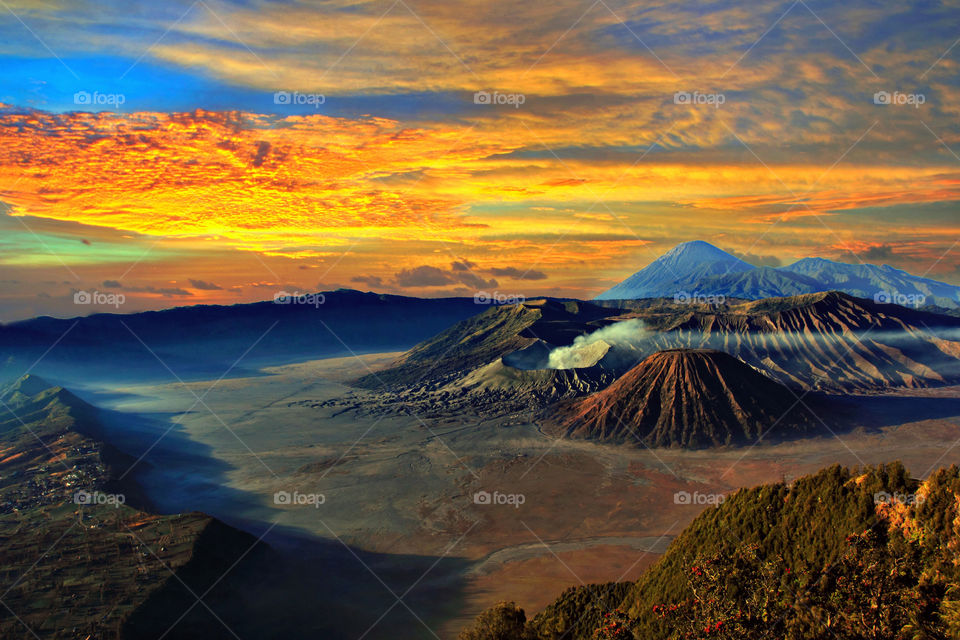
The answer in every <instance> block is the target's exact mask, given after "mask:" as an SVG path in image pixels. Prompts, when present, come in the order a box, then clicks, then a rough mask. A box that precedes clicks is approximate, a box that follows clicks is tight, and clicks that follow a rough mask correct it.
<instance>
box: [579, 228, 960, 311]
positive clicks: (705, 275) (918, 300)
mask: <svg viewBox="0 0 960 640" xmlns="http://www.w3.org/2000/svg"><path fill="white" fill-rule="evenodd" d="M744 265H746V266H745V267H744ZM830 290H836V291H843V292H844V293H848V294H850V295H853V296H856V297H859V298H869V299H874V300H877V301H878V302H884V303H894V304H900V305H902V306H913V307H922V306H927V305H930V306H940V307H945V308H949V309H960V286H956V285H951V284H949V283H946V282H940V281H938V280H933V279H932V278H927V277H925V275H924V276H915V275H913V274H910V273H908V272H907V271H904V270H903V269H898V268H896V267H892V266H890V265H887V264H884V265H879V266H878V265H874V264H867V263H861V264H848V263H845V262H838V261H835V260H830V259H827V258H820V257H807V258H801V259H799V260H797V261H796V262H793V263H792V264H789V265H785V266H781V267H770V266H754V265H751V264H749V263H747V262H744V261H743V260H741V259H739V258H737V257H736V256H734V255H733V254H730V253H728V252H725V251H723V250H722V249H719V248H717V247H715V246H713V245H711V244H710V243H708V242H704V241H702V240H697V241H692V242H685V243H681V244H679V245H677V246H675V247H673V248H672V249H670V250H669V251H667V252H666V253H664V254H663V255H662V256H660V257H659V258H657V259H656V260H654V261H653V262H651V263H650V264H649V265H647V266H646V267H644V268H643V269H641V270H640V271H637V272H636V273H634V274H633V275H631V276H629V277H628V278H626V279H625V280H623V281H621V282H620V283H618V284H616V285H614V286H613V287H611V288H609V289H607V290H606V291H604V292H603V293H600V294H599V295H598V296H596V298H594V299H595V300H613V299H638V298H658V297H668V298H669V297H674V296H679V297H683V296H688V297H691V296H714V297H720V296H722V297H733V298H748V299H760V298H767V297H780V296H788V295H798V294H804V293H818V292H821V291H830Z"/></svg>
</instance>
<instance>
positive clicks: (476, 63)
mask: <svg viewBox="0 0 960 640" xmlns="http://www.w3.org/2000/svg"><path fill="white" fill-rule="evenodd" d="M10 9H11V11H13V12H14V13H15V14H16V15H17V16H18V17H19V18H20V19H21V20H22V23H21V22H20V21H18V20H15V19H13V18H12V17H11V19H10V20H7V21H6V22H5V23H4V24H2V25H0V35H2V36H3V42H4V44H3V45H2V49H0V55H3V56H5V57H6V58H7V59H8V60H9V61H10V62H11V65H9V69H10V71H9V72H7V71H5V74H7V75H8V78H7V82H6V83H5V86H4V93H3V95H0V100H2V101H3V102H4V103H6V106H5V107H4V108H3V109H2V110H0V201H2V202H3V203H5V204H6V205H9V206H10V207H12V209H11V210H10V213H11V215H13V216H16V217H20V218H21V222H23V223H28V222H29V221H37V220H48V221H51V222H57V223H60V224H62V225H67V226H61V227H57V234H59V235H56V236H53V235H50V236H48V235H46V234H45V233H43V232H41V233H36V234H32V235H31V234H30V233H28V232H27V231H24V232H23V234H22V235H18V236H17V237H16V239H15V241H14V240H7V241H5V244H4V247H3V248H4V249H5V253H6V254H7V257H5V259H4V261H3V262H2V263H0V265H6V267H5V268H11V269H12V268H18V269H21V270H22V269H26V268H28V267H26V265H28V264H34V265H37V264H41V263H42V264H43V265H44V268H47V267H49V266H50V265H49V264H47V263H50V262H52V261H53V259H52V258H50V256H51V255H52V253H51V250H54V249H55V246H60V245H59V244H58V243H60V242H61V240H59V239H62V238H63V237H64V235H63V234H66V237H68V238H69V237H70V236H71V235H73V234H76V235H77V236H79V235H81V234H83V233H86V234H87V235H91V234H93V235H99V234H106V235H105V236H104V237H105V238H106V237H107V236H110V234H116V235H115V237H114V236H110V242H111V243H113V242H119V243H120V244H121V245H122V244H123V242H124V238H126V241H127V242H128V244H129V245H131V247H130V248H129V251H128V253H130V254H136V255H140V253H138V251H139V249H141V248H142V249H144V251H146V249H148V248H150V247H151V246H152V245H154V244H156V245H157V246H156V248H157V249H159V250H160V251H159V252H158V253H156V254H154V252H153V251H154V249H152V248H150V251H149V253H148V255H147V256H146V257H144V258H143V259H142V260H143V262H142V264H140V266H138V268H137V269H136V270H135V271H134V272H132V274H131V276H130V277H131V278H132V279H134V282H131V283H130V284H129V285H128V286H130V287H138V286H139V287H141V288H144V289H146V288H147V287H151V286H152V287H154V290H155V291H159V290H160V289H177V288H178V287H179V288H181V289H182V290H184V291H188V292H189V293H190V295H191V297H192V298H197V299H201V300H226V299H227V296H232V297H233V299H236V298H237V297H238V296H239V297H240V298H241V299H255V298H257V297H258V296H259V297H262V291H258V289H257V287H256V286H255V284H256V283H258V282H262V281H270V282H279V281H293V280H296V282H299V283H302V284H303V286H315V285H317V284H320V283H317V282H310V281H309V279H308V277H307V276H306V275H305V274H307V273H312V274H314V275H318V274H320V273H323V274H325V278H324V279H325V281H326V282H328V283H332V284H343V285H345V286H361V285H367V284H369V285H370V288H375V289H378V290H391V289H392V290H397V291H399V290H403V291H405V292H409V293H416V294H424V295H440V294H444V293H451V292H455V293H466V292H468V291H469V290H470V289H471V288H473V289H476V288H478V287H480V286H487V285H490V284H491V281H493V280H496V281H498V285H500V286H504V285H505V286H508V287H511V286H512V287H516V288H522V289H523V290H524V291H527V292H530V293H535V292H552V293H559V294H563V295H579V296H589V295H592V294H594V293H596V292H598V291H600V290H602V289H604V288H606V286H608V285H609V284H610V283H611V282H612V281H614V280H617V279H620V278H622V277H623V276H625V275H628V274H629V273H632V272H633V271H635V270H637V269H638V268H640V267H641V266H643V265H644V264H646V263H647V262H649V261H650V260H651V259H653V258H654V257H655V256H656V255H657V254H658V253H660V252H661V251H663V250H665V249H667V248H669V246H671V245H672V244H673V243H676V242H679V241H683V240H689V239H695V238H703V239H707V240H711V241H713V242H715V243H717V244H719V245H720V246H723V247H724V248H726V249H730V250H736V251H741V252H743V253H746V254H751V255H763V256H768V257H774V258H775V259H777V260H781V261H784V262H788V261H791V260H793V259H796V258H798V257H801V256H805V255H824V256H825V257H832V258H835V259H841V260H844V261H847V262H856V261H857V260H860V259H864V258H862V256H869V255H874V256H876V255H879V254H877V253H875V252H874V253H872V254H871V253H870V251H871V248H874V247H886V248H887V252H886V253H885V254H884V255H885V257H887V258H889V260H888V261H889V262H891V263H893V264H896V265H897V266H902V267H903V268H909V269H914V270H918V271H920V272H922V271H924V270H926V269H928V268H929V269H931V272H930V275H931V276H934V277H939V278H942V279H946V280H953V281H956V280H957V272H956V265H957V263H960V259H958V258H956V257H954V256H951V255H949V253H948V249H950V247H951V245H952V243H953V242H954V240H955V239H956V238H957V237H960V234H958V231H960V224H958V223H957V222H956V221H957V219H958V216H956V213H957V201H958V200H960V157H958V156H957V155H956V153H960V124H958V122H960V120H958V116H960V107H958V104H960V102H958V99H960V88H958V84H960V82H958V78H960V74H958V73H957V72H958V69H960V66H958V61H960V53H958V50H960V47H956V48H952V49H951V45H953V44H954V42H955V39H956V38H957V36H958V35H960V7H958V6H956V5H955V4H953V3H943V4H941V5H938V6H933V5H929V4H926V3H912V4H911V3H902V4H897V5H896V6H889V7H887V6H884V7H880V6H877V5H875V4H870V3H863V4H858V3H854V4H849V3H845V4H841V5H837V4H835V3H823V2H793V3H774V2H770V3H753V4H751V5H750V6H746V5H744V4H742V3H732V2H708V3H702V2H698V3H682V4H677V3H666V2H608V1H606V0H598V1H597V2H594V3H591V2H573V1H571V0H562V1H561V2H559V3H550V4H549V5H548V4H542V3H526V4H523V3H521V4H519V5H517V4H515V3H488V2H473V1H471V2H464V3H448V2H440V1H439V0H428V1H421V2H412V1H409V2H408V1H406V0H396V1H394V0H388V1H386V2H361V3H346V2H343V3H341V2H337V1H334V2H324V3H305V2H304V3H300V2H252V3H228V2H208V1H206V0H204V1H202V2H196V3H192V4H190V3H186V2H184V3H176V2H173V3H156V4H153V3H151V4H144V5H142V6H139V5H137V4H136V3H129V2H127V3H117V4H116V5H111V3H83V2H81V3H76V2H69V3H67V2H58V1H57V0H48V1H44V2H35V1H33V0H17V1H16V2H11V3H10ZM78 92H79V93H80V94H81V95H84V94H85V95H89V96H122V97H123V100H122V103H120V104H117V102H118V101H116V100H114V102H113V103H110V102H109V101H106V100H105V99H101V102H100V103H97V104H95V103H96V100H97V98H96V97H93V98H90V99H89V102H86V103H84V98H82V97H81V98H79V99H78V98H76V97H75V94H77V93H78ZM277 92H284V93H282V94H277ZM477 92H481V94H480V97H476V94H477ZM277 95H285V96H288V98H279V99H278V98H277V97H276V96H277ZM484 95H486V96H490V98H486V97H484ZM498 95H499V96H500V97H501V102H500V103H499V104H498V103H497V96H498ZM884 95H887V96H892V97H891V98H890V103H886V102H885V100H886V98H884V97H883V96H884ZM289 96H294V97H293V98H292V99H290V98H289ZM296 96H301V100H300V102H298V101H297V98H296ZM302 96H308V97H309V96H313V97H314V98H313V99H312V101H311V100H309V99H307V98H302ZM503 96H522V101H520V100H516V99H513V100H512V101H510V100H508V99H507V98H503ZM711 96H712V98H711ZM877 96H880V97H877ZM899 96H922V104H919V105H917V104H915V103H916V100H915V99H914V100H913V102H910V101H909V100H908V99H907V98H903V99H902V100H901V103H898V102H897V100H898V99H899ZM718 97H719V99H718ZM77 100H79V102H78V101H77ZM487 100H489V102H488V101H487ZM225 104H226V105H229V107H230V108H224V105H225ZM15 224H16V225H18V226H20V227H22V224H21V223H20V222H18V223H15ZM69 225H74V226H69ZM31 226H32V225H31ZM14 228H16V227H14ZM93 230H100V231H93ZM9 238H13V236H9ZM45 240H49V242H48V243H47V244H48V246H47V249H44V247H43V243H44V241H45ZM66 242H68V243H69V242H70V241H69V240H66ZM91 246H92V247H94V248H96V246H95V245H91ZM107 246H108V245H107V244H106V243H103V244H101V247H102V248H103V251H102V253H98V252H97V251H91V252H90V253H89V254H87V255H86V257H85V261H83V262H82V264H81V266H83V265H88V264H91V263H90V260H92V261H93V263H96V261H97V256H98V255H101V256H102V259H101V263H102V265H103V266H104V271H103V273H102V274H101V275H102V277H101V278H100V279H101V280H105V279H110V278H113V277H115V274H114V275H111V274H109V273H107V270H106V269H107V266H108V263H111V262H114V261H115V259H116V257H117V256H118V255H123V254H124V252H123V251H118V250H116V249H113V250H112V251H106V247H107ZM109 246H112V245H109ZM81 249H82V247H81ZM64 251H65V255H66V257H65V258H64V259H63V260H62V261H63V262H67V263H68V265H69V264H70V260H72V259H73V257H72V256H73V255H74V253H76V249H75V248H74V247H73V246H72V245H70V251H66V250H64ZM164 252H166V253H164ZM41 253H42V254H43V255H45V256H46V258H44V259H42V260H39V262H37V261H34V262H31V260H30V259H29V255H31V254H41ZM54 253H55V251H54ZM945 254H947V255H946V257H944V255H945ZM174 255H176V256H179V258H178V260H180V263H179V264H182V261H184V260H185V261H187V262H188V263H189V262H191V261H192V262H193V265H195V266H196V269H190V268H187V266H186V265H184V266H182V268H181V267H179V266H178V268H175V269H171V268H170V267H169V266H163V265H164V264H165V263H164V262H163V260H164V259H165V258H164V256H174ZM213 255H215V256H216V258H215V259H213V258H211V256H213ZM251 255H252V256H253V262H250V256H251ZM191 256H193V257H192V258H191ZM211 261H212V262H211ZM222 261H227V262H230V261H235V264H236V265H240V264H241V263H242V264H243V265H245V266H244V267H243V268H239V267H237V268H235V269H233V270H230V269H227V270H226V271H227V272H228V274H227V276H226V278H224V277H223V276H224V274H223V273H222V270H221V269H212V268H211V264H213V263H216V264H221V263H222ZM458 261H467V262H469V264H471V265H474V266H472V267H470V268H469V269H468V270H464V271H461V272H457V271H454V270H452V269H451V266H450V265H451V264H452V263H454V262H458ZM13 265H20V266H19V267H14V266H13ZM151 265H152V266H155V267H157V268H156V269H153V270H152V271H151V270H150V269H144V268H141V267H149V266H151ZM249 265H252V266H249ZM38 268H39V267H38ZM111 269H112V267H111ZM258 270H259V273H258V272H257V271H258ZM76 271H77V269H74V272H76ZM464 273H466V274H469V275H462V274H464ZM528 273H537V274H540V275H542V276H543V277H542V278H541V277H538V278H536V279H533V278H529V277H527V274H528ZM92 274H93V271H90V272H89V273H88V272H86V271H85V272H84V273H83V275H79V274H78V276H77V277H80V278H81V279H84V278H88V277H92ZM148 274H149V275H148ZM438 274H439V275H438ZM20 275H24V276H25V277H27V279H29V274H26V273H20ZM61 275H62V276H64V277H67V278H69V279H72V276H70V275H69V274H68V273H62V274H61ZM430 276H432V277H430ZM191 282H199V283H204V284H207V283H218V284H217V287H218V288H215V287H193V286H191ZM351 283H353V284H352V285H351Z"/></svg>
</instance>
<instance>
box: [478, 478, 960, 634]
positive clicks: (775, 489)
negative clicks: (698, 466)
mask: <svg viewBox="0 0 960 640" xmlns="http://www.w3.org/2000/svg"><path fill="white" fill-rule="evenodd" d="M878 492H887V493H891V494H893V493H896V494H903V495H908V494H909V495H915V496H922V497H923V499H922V500H920V501H915V502H914V503H913V504H905V503H903V502H889V501H880V502H878V501H877V500H876V499H875V497H874V496H875V494H877V493H878ZM958 558H960V468H958V467H956V466H951V467H949V468H943V469H940V470H938V471H936V472H934V473H933V474H932V475H931V476H930V478H929V479H927V480H926V481H923V482H920V481H917V480H914V479H912V478H911V477H910V476H909V474H908V472H907V470H906V469H904V467H903V466H902V465H901V464H900V463H891V464H888V465H880V466H876V467H867V468H863V469H847V468H842V467H839V466H835V467H831V468H829V469H825V470H823V471H821V472H820V473H817V474H815V475H812V476H805V477H802V478H798V479H797V480H795V481H794V482H792V483H790V484H789V485H788V484H776V485H764V486H760V487H756V488H753V489H742V490H740V491H738V492H736V493H735V494H734V495H732V496H731V497H730V498H729V499H728V500H726V501H725V502H724V503H723V504H721V505H719V506H717V507H715V508H709V509H707V510H706V511H704V512H703V513H702V514H701V515H700V516H699V517H697V519H696V520H694V522H693V523H692V524H691V525H690V526H689V527H688V528H687V529H686V530H685V531H684V532H683V533H682V534H681V535H680V536H679V537H677V539H676V540H674V542H673V543H672V544H671V545H670V547H669V549H668V550H667V552H666V554H664V556H663V557H662V558H661V559H660V560H659V561H658V562H657V563H656V564H655V565H654V566H653V567H652V568H651V569H650V570H649V571H648V572H647V573H646V574H645V575H644V576H643V577H642V578H641V579H640V580H638V581H636V582H634V583H611V584H607V585H603V584H600V585H589V586H586V587H573V588H571V589H570V590H569V591H567V592H565V593H564V594H562V595H561V596H560V597H559V598H558V600H557V601H556V602H554V604H552V605H551V606H549V607H547V609H546V610H545V611H543V612H541V613H539V614H537V615H536V616H534V617H533V618H532V619H530V620H527V619H526V616H525V613H524V612H523V611H522V610H520V609H517V608H516V606H515V605H514V604H513V603H507V604H501V605H497V606H496V607H494V608H492V609H490V610H488V611H486V612H484V613H483V614H482V615H481V616H480V617H478V618H477V620H476V622H475V623H474V624H473V626H472V627H470V628H469V629H467V630H465V631H464V632H463V633H462V634H461V636H460V637H461V639H462V640H467V639H470V640H472V639H474V638H477V639H480V638H483V639H488V638H489V639H491V640H492V639H494V638H496V639H498V640H531V639H535V640H556V639H559V638H570V639H571V640H572V639H583V640H592V639H598V638H620V639H628V638H658V639H660V638H662V639H664V640H667V639H681V638H697V639H700V638H703V639H707V638H730V639H731V640H732V639H734V638H757V639H766V638H770V639H773V638H791V639H797V640H801V639H803V640H807V639H810V640H812V639H815V638H823V637H837V638H841V639H843V640H847V639H849V640H854V639H859V638H876V639H889V640H899V639H904V640H906V639H913V638H930V639H941V638H942V639H949V638H956V637H958V634H960V561H958Z"/></svg>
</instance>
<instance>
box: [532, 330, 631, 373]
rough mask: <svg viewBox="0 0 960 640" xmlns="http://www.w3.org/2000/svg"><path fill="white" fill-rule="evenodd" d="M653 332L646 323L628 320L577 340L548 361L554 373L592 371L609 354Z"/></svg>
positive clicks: (552, 352)
mask: <svg viewBox="0 0 960 640" xmlns="http://www.w3.org/2000/svg"><path fill="white" fill-rule="evenodd" d="M648 335H649V332H648V331H647V329H646V328H645V327H644V324H643V321H642V320H636V319H634V320H624V321H623V322H616V323H614V324H611V325H610V326H607V327H603V328H602V329H597V330H596V331H594V332H593V333H589V334H587V335H585V336H577V338H576V339H575V340H574V341H573V344H571V345H567V346H565V347H557V348H556V349H553V350H552V351H551V352H550V355H549V356H548V357H547V358H548V359H547V367H548V368H550V369H579V368H582V367H592V366H593V365H595V364H597V362H598V361H599V360H600V359H601V358H603V357H604V356H605V355H606V354H607V351H614V352H616V351H617V350H618V348H623V347H631V346H634V345H636V344H637V343H639V342H642V341H643V340H644V339H645V338H646V337H648Z"/></svg>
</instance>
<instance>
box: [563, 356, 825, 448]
mask: <svg viewBox="0 0 960 640" xmlns="http://www.w3.org/2000/svg"><path fill="white" fill-rule="evenodd" d="M558 411H559V412H560V414H561V416H562V417H561V418H560V420H559V422H560V423H561V425H562V426H563V429H564V432H565V434H566V435H568V436H570V437H575V438H586V439H592V440H601V441H611V442H633V441H636V440H640V441H641V442H642V443H643V444H644V445H646V446H650V447H684V448H701V447H707V446H721V445H727V444H736V443H745V442H752V441H755V440H756V439H758V438H760V437H761V436H764V435H766V434H767V433H768V432H770V434H771V435H773V434H776V435H778V436H783V435H792V434H798V435H799V434H801V433H804V432H806V431H808V430H809V429H810V427H811V425H812V422H813V421H812V416H811V415H810V413H809V412H808V411H807V410H806V409H805V408H804V407H803V405H799V404H798V403H797V397H796V396H795V395H794V394H793V392H792V391H791V390H790V389H788V388H787V387H785V386H783V385H782V384H780V383H779V382H775V381H773V380H771V379H770V378H768V377H766V376H765V375H763V374H762V373H760V372H758V371H756V370H755V369H753V368H752V367H750V366H749V365H747V364H745V363H743V362H741V361H740V360H738V359H737V358H735V357H733V356H731V355H729V354H727V353H724V352H722V351H714V350H710V349H667V350H664V351H658V352H657V353H654V354H653V355H651V356H649V357H647V358H646V359H644V360H643V361H642V362H641V363H640V364H638V365H637V366H635V367H633V368H632V369H630V370H629V371H628V372H627V373H625V374H624V375H623V376H621V377H620V378H619V379H618V380H617V381H616V382H614V383H613V384H612V385H610V386H609V387H607V388H606V389H604V390H603V391H600V392H598V393H595V394H593V395H591V396H589V397H587V398H584V399H582V400H579V401H576V402H574V403H571V404H568V405H566V406H565V407H558Z"/></svg>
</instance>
